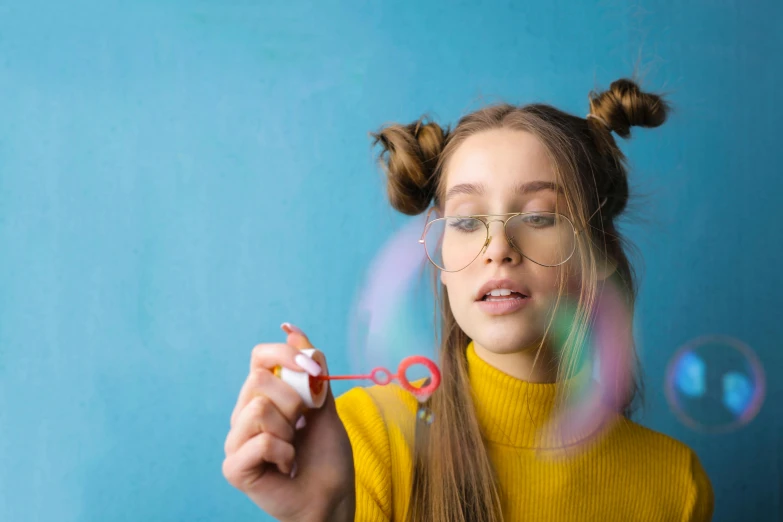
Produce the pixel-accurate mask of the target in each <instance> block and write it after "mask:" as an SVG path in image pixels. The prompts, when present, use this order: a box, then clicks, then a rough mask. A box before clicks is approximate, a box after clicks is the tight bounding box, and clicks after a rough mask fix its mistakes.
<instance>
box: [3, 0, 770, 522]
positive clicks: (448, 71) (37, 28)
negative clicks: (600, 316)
mask: <svg viewBox="0 0 783 522" xmlns="http://www.w3.org/2000/svg"><path fill="white" fill-rule="evenodd" d="M264 4H265V3H264V2H248V1H235V0H220V1H218V0H209V1H207V0H189V1H181V0H180V1H175V0H157V1H149V0H148V1H142V0H137V1H135V2H117V1H116V0H113V1H109V0H101V1H98V0H80V1H71V2H54V1H51V2H43V1H40V0H27V1H26V2H10V1H0V244H1V245H2V251H1V252H2V254H1V255H0V259H1V261H0V267H1V268H2V270H0V463H1V464H0V520H3V521H47V522H48V521H57V522H73V521H89V522H93V521H94V522H98V521H101V522H103V521H107V520H111V521H139V520H150V521H157V520H165V521H173V520H190V521H197V520H204V521H207V520H209V521H218V520H265V517H264V515H263V514H261V513H259V512H258V511H257V510H256V509H255V508H254V506H253V505H252V504H251V503H250V502H249V501H248V500H247V499H246V498H245V497H243V496H242V495H241V494H240V493H239V492H237V491H235V490H233V489H232V488H231V487H230V486H229V485H228V484H227V483H226V482H225V480H224V479H223V477H222V475H221V471H220V469H221V461H222V458H223V449H222V446H223V439H224V437H225V434H226V430H227V428H228V416H229V414H230V411H231V408H232V407H233V403H234V400H235V397H236V393H237V391H238V388H239V386H240V384H241V382H242V380H243V379H244V377H245V373H246V370H247V364H248V354H249V350H250V348H251V347H252V346H253V345H254V344H256V343H258V342H262V341H273V340H281V339H282V334H281V332H280V331H279V330H278V325H279V324H280V323H281V322H282V321H291V322H293V323H295V324H297V325H299V326H301V327H303V328H305V329H306V330H307V331H308V332H309V333H310V335H311V337H312V338H313V340H314V341H315V342H316V343H317V344H318V345H319V347H321V348H322V349H323V350H324V351H325V352H327V354H328V355H329V357H330V366H331V369H332V371H333V372H337V371H343V370H346V369H348V368H349V367H350V364H349V359H348V355H347V350H346V349H345V346H347V343H348V324H349V314H350V310H351V306H352V303H353V300H354V298H355V296H356V294H357V292H358V290H359V288H360V287H361V284H362V277H363V274H364V273H365V271H366V268H367V266H368V264H369V263H370V261H371V260H372V258H373V256H374V255H375V253H376V252H377V251H378V249H379V248H380V247H381V246H382V245H383V243H384V241H385V240H386V239H387V238H388V237H389V236H390V235H391V234H392V233H393V232H394V231H395V230H397V229H399V228H400V226H402V225H403V224H404V223H406V219H403V218H402V217H399V216H396V215H395V214H394V213H393V211H391V210H390V209H389V208H388V205H387V204H386V203H385V199H384V192H383V185H382V183H381V176H380V175H379V173H378V171H377V170H376V169H375V167H374V165H373V161H372V156H371V154H370V151H369V148H368V143H369V141H368V137H367V132H368V131H369V130H372V129H376V128H377V127H378V126H379V125H381V124H382V123H384V122H386V121H392V120H395V121H403V122H407V121H410V120H412V119H414V118H416V117H417V116H419V115H420V114H422V113H424V112H429V113H431V114H433V115H434V116H436V117H437V118H438V119H439V120H440V121H441V122H443V123H448V122H454V121H455V120H456V119H457V118H458V117H459V116H460V115H461V114H463V113H464V112H466V111H467V110H469V109H472V108H476V107H478V106H480V105H481V104H482V103H484V102H486V101H495V100H498V99H504V100H507V101H511V102H520V103H522V102H530V101H545V102H551V103H554V104H556V105H558V106H560V107H562V108H564V109H566V110H569V111H573V112H575V113H577V114H584V113H585V112H586V109H587V98H586V96H587V93H588V91H589V90H590V89H592V88H594V87H607V86H608V84H609V83H610V82H611V81H612V80H614V79H616V78H618V77H621V76H625V75H628V74H629V73H631V72H633V70H634V68H635V67H636V68H638V69H639V70H640V71H641V72H642V73H643V79H644V85H645V86H646V87H648V88H651V89H657V90H664V91H666V92H668V93H670V99H671V100H672V101H673V102H674V103H675V105H676V106H677V112H676V114H675V115H674V116H673V117H672V119H671V121H670V123H667V124H666V125H665V126H664V127H663V128H661V129H656V130H654V131H649V132H645V131H641V130H639V131H636V132H635V140H634V141H632V142H631V143H629V144H628V145H626V146H625V151H626V152H627V153H628V155H629V157H630V159H631V160H632V163H633V167H634V171H633V184H634V187H636V188H637V189H639V190H641V191H644V192H645V193H646V194H649V195H650V197H649V199H647V200H644V202H643V204H642V205H641V208H640V210H641V211H642V214H643V215H644V216H646V217H647V218H649V219H648V221H647V222H646V223H643V224H635V225H632V226H628V227H627V228H626V230H627V231H628V232H629V234H630V235H631V239H633V240H634V241H635V242H636V244H638V245H639V247H640V249H641V252H642V254H643V256H644V259H645V261H646V269H645V271H644V280H643V285H642V291H641V295H640V304H639V309H638V331H639V340H640V343H641V347H642V350H643V363H644V367H645V374H646V376H647V382H648V394H647V395H648V409H647V413H646V415H645V416H644V417H643V418H642V420H643V422H644V423H645V424H647V425H649V426H651V427H653V428H655V429H658V430H661V431H664V432H665V433H668V434H670V435H672V436H674V437H676V438H678V439H680V440H683V441H684V442H686V443H688V444H690V445H691V446H692V447H693V448H695V449H696V451H697V452H698V454H699V456H700V457H701V459H702V462H703V463H704V466H705V467H706V469H707V471H708V473H709V475H710V477H711V478H712V480H713V484H714V487H715V491H716V496H717V503H716V510H717V516H716V517H715V520H719V521H731V520H739V519H740V518H743V519H752V520H759V521H761V520H780V518H778V517H780V516H781V513H783V510H782V509H781V504H780V503H781V468H780V467H781V447H780V445H779V444H780V442H779V441H780V439H781V427H782V426H781V420H780V419H781V407H780V401H781V399H783V396H782V395H783V391H782V390H783V387H781V384H780V381H779V379H778V377H779V374H778V371H779V369H780V368H783V351H782V350H781V349H780V346H781V345H780V313H781V308H782V307H781V306H780V302H779V300H778V297H779V296H780V295H781V294H783V276H782V275H781V270H780V259H781V257H782V256H783V246H782V243H783V242H782V241H781V235H782V234H781V228H783V227H781V225H780V222H781V210H780V208H779V206H778V205H779V201H780V198H781V194H782V193H783V178H782V177H781V174H780V167H779V155H780V145H779V144H778V140H779V135H780V132H779V125H780V121H781V103H783V99H782V98H781V94H780V92H781V91H780V85H781V80H782V79H783V78H781V72H783V65H781V61H780V56H781V54H782V53H783V31H780V27H781V24H783V4H781V3H780V2H778V1H776V0H768V1H760V2H751V3H748V2H739V1H737V0H723V1H719V2H715V1H712V0H710V1H706V0H704V1H695V2H689V3H688V5H683V3H682V2H673V1H666V2H660V1H652V0H649V1H638V2H633V1H619V0H605V1H600V2H589V1H565V0H557V1H553V2H539V3H532V2H521V3H520V2H516V3H512V2H501V1H493V2H483V3H476V4H472V3H471V5H467V3H464V4H466V5H460V4H463V3H462V2H460V3H458V2H445V1H444V2H438V3H435V2H429V3H427V2H413V1H408V2H378V1H376V2H356V3H354V4H353V5H349V3H348V2H340V3H337V2H308V3H304V2H290V3H287V4H285V5H283V4H280V5H277V6H271V5H264ZM514 4H516V5H514ZM640 201H641V200H640ZM358 218H363V219H361V220H359V219H358ZM705 334H725V335H731V336H734V337H737V338H739V339H741V340H743V341H744V342H746V343H748V344H749V345H750V346H751V347H752V348H753V349H754V350H755V351H756V353H757V354H758V355H759V357H760V359H761V361H762V363H763V364H764V365H765V367H766V369H767V372H768V374H769V376H770V379H769V389H768V394H767V401H766V403H765V404H764V407H763V409H762V410H761V413H760V414H759V416H758V418H757V419H756V420H755V421H754V422H753V423H752V424H750V425H749V426H748V427H746V428H745V429H743V430H741V431H739V432H736V433H734V434H729V435H720V436H706V435H701V434H698V433H695V432H692V431H689V430H688V429H687V428H685V427H684V426H682V425H681V424H680V423H679V422H678V421H677V420H676V418H675V416H674V415H673V414H672V413H671V412H670V411H669V409H668V407H667V404H666V401H665V399H664V396H663V390H662V382H663V374H664V370H665V367H666V363H667V361H668V360H669V358H670V356H671V355H672V353H673V352H674V351H675V350H676V349H677V347H678V346H680V345H682V344H683V343H685V342H687V341H688V340H690V339H692V338H694V337H697V336H700V335H705ZM344 389H346V388H345V386H342V387H338V388H337V390H338V391H342V390H344ZM743 515H744V516H743Z"/></svg>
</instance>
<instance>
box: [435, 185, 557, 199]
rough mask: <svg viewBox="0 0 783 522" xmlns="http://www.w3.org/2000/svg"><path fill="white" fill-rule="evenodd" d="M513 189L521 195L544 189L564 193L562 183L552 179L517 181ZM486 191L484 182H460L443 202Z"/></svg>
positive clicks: (451, 189) (482, 193) (480, 194)
mask: <svg viewBox="0 0 783 522" xmlns="http://www.w3.org/2000/svg"><path fill="white" fill-rule="evenodd" d="M511 190H512V192H513V193H515V194H517V195H520V196H525V195H527V194H532V193H534V192H541V191H542V190H551V191H553V192H557V193H558V194H563V189H562V188H561V187H560V185H558V184H557V183H553V182H551V181H529V182H527V183H517V184H516V185H514V187H513V188H512V189H511ZM486 192H487V187H486V185H484V184H483V183H460V184H459V185H454V186H453V187H451V188H450V189H449V191H448V192H447V193H446V197H445V198H444V200H443V203H444V204H445V203H446V201H448V200H449V199H451V198H453V197H454V196H456V195H458V194H467V195H469V196H483V195H484V194H486Z"/></svg>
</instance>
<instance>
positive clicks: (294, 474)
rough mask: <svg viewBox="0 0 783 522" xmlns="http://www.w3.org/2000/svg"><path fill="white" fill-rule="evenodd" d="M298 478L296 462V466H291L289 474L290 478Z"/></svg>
mask: <svg viewBox="0 0 783 522" xmlns="http://www.w3.org/2000/svg"><path fill="white" fill-rule="evenodd" d="M295 476H296V461H294V465H293V466H291V473H290V474H289V477H291V478H294V477H295Z"/></svg>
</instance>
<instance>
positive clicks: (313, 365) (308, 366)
mask: <svg viewBox="0 0 783 522" xmlns="http://www.w3.org/2000/svg"><path fill="white" fill-rule="evenodd" d="M294 362H296V364H298V365H299V366H300V367H301V368H302V369H303V370H304V371H306V372H307V373H309V374H310V375H312V376H313V377H317V376H318V375H320V374H321V367H320V366H319V365H318V363H317V362H315V361H314V360H312V359H311V358H309V357H308V356H307V355H305V354H303V353H300V354H299V355H297V356H296V357H294Z"/></svg>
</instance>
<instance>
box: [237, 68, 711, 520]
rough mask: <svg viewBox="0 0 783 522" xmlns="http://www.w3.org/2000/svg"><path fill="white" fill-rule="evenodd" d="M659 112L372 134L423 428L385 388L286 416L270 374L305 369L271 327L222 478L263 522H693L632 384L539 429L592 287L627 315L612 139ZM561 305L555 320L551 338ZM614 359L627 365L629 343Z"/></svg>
mask: <svg viewBox="0 0 783 522" xmlns="http://www.w3.org/2000/svg"><path fill="white" fill-rule="evenodd" d="M666 113H667V105H666V103H665V102H664V101H663V100H662V99H661V98H660V97H659V96H657V95H654V94H650V93H645V92H642V91H640V89H639V88H638V86H637V85H636V84H635V83H634V82H632V81H629V80H618V81H616V82H614V83H613V84H612V85H611V87H610V89H609V90H608V91H606V92H603V93H598V94H595V93H591V96H590V114H589V115H588V116H587V118H581V117H577V116H572V115H569V114H566V113H564V112H562V111H560V110H558V109H556V108H553V107H551V106H548V105H543V104H534V105H527V106H522V107H517V106H512V105H506V104H501V105H494V106H490V107H486V108H483V109H481V110H478V111H476V112H474V113H472V114H469V115H467V116H465V117H463V118H462V119H461V120H460V121H459V123H458V124H457V125H456V127H455V128H454V129H453V130H448V129H446V130H444V129H443V128H442V127H440V126H439V125H437V124H436V123H433V122H427V121H425V120H419V121H417V122H414V123H412V124H410V125H397V124H394V125H389V126H387V127H385V128H383V129H381V130H380V131H379V132H378V133H377V134H374V137H375V139H376V143H379V144H380V145H381V147H382V152H381V158H382V160H383V163H384V167H385V170H386V172H387V174H388V194H389V200H390V202H391V204H392V206H393V207H394V208H395V209H397V210H399V211H400V212H403V213H405V214H409V215H417V214H421V213H424V212H425V211H428V209H429V214H428V217H427V226H426V228H425V231H424V233H423V234H422V239H423V240H424V245H425V249H426V252H427V255H428V257H429V259H430V261H431V262H432V264H433V266H434V267H435V273H436V275H437V276H438V277H439V291H438V297H439V298H440V299H439V300H438V302H439V306H440V307H441V310H440V317H441V318H442V319H441V325H440V338H441V342H440V351H439V358H440V361H439V365H440V368H441V373H442V379H443V380H442V383H441V386H440V388H439V389H438V391H436V392H435V394H434V395H433V396H432V397H431V398H430V400H429V401H428V404H427V405H428V407H429V408H430V409H431V410H432V412H433V414H434V418H435V422H433V423H432V424H426V423H424V422H416V421H411V422H407V421H406V420H405V419H406V418H413V419H415V412H416V409H417V407H418V404H417V401H416V399H415V398H413V397H412V396H410V395H409V394H407V392H404V391H402V389H401V388H400V387H398V386H394V385H389V386H386V387H371V388H354V389H352V390H350V391H349V392H347V393H346V394H344V395H343V396H341V397H339V398H338V399H337V400H336V401H335V400H334V399H333V397H332V396H331V393H330V394H329V395H328V396H327V400H326V404H325V405H324V406H323V407H322V408H320V409H318V410H314V411H312V410H311V411H307V413H306V415H304V416H303V415H302V412H303V411H305V410H304V407H303V405H302V400H301V399H300V398H299V397H298V395H297V393H296V392H295V391H294V390H293V389H292V388H291V387H290V386H288V385H287V384H285V383H284V382H282V381H281V380H279V379H277V378H275V377H274V375H273V374H272V373H271V371H270V370H271V369H272V368H274V367H275V366H278V365H281V366H285V367H288V368H291V369H294V370H298V371H307V372H308V373H311V374H312V375H317V374H318V373H319V372H321V371H322V369H321V368H320V367H319V365H318V364H316V363H315V362H314V361H313V360H312V359H310V358H309V357H306V356H305V355H304V354H302V353H300V350H301V349H303V348H306V347H309V346H310V343H309V341H308V339H307V337H306V336H305V334H304V333H303V332H301V330H299V329H297V328H296V327H294V326H292V325H290V324H288V323H285V324H284V325H283V329H284V330H285V331H286V333H287V334H288V338H287V342H286V343H285V344H282V343H280V344H274V343H267V344H260V345H258V346H256V347H255V348H254V350H253V354H252V358H251V371H250V375H249V377H248V379H247V381H246V382H245V385H244V386H243V388H242V390H241V392H240V395H239V399H238V401H237V405H236V408H235V410H234V413H233V414H232V418H231V426H232V427H231V430H230V432H229V434H228V437H227V439H226V447H225V450H226V459H225V461H224V465H223V472H224V475H225V476H226V478H227V479H228V481H229V482H230V483H231V484H232V485H234V486H235V487H237V488H239V489H240V490H242V491H243V492H245V493H246V494H247V495H248V496H249V497H250V498H251V499H252V500H253V501H254V502H256V503H257V504H258V505H259V506H260V507H261V508H262V509H263V510H265V511H266V512H267V513H269V514H271V515H272V516H274V517H276V518H278V519H280V520H357V521H362V522H370V521H391V520H394V521H414V522H421V521H438V522H452V521H465V522H476V521H487V522H489V521H493V522H494V521H499V520H506V521H517V520H531V521H548V520H552V521H554V520H601V521H603V520H623V521H630V520H661V521H664V520H678V521H706V520H710V519H711V516H712V510H713V492H712V488H711V485H710V482H709V479H708V477H707V476H706V474H705V472H704V470H703V468H702V467H701V465H700V463H699V460H698V458H697V457H696V455H695V454H694V453H693V451H691V450H690V449H689V448H688V447H687V446H685V445H683V444H681V443H679V442H677V441H675V440H673V439H671V438H669V437H667V436H665V435H663V434H660V433H656V432H654V431H651V430H649V429H647V428H644V427H642V426H640V425H638V424H636V423H634V422H632V421H631V420H630V419H629V418H628V416H629V414H630V410H631V404H632V401H633V398H634V395H635V393H636V390H637V389H638V382H636V381H634V380H632V381H631V385H630V386H628V390H627V393H620V394H619V395H618V397H621V400H620V401H619V403H617V404H614V406H615V408H614V411H613V412H612V413H611V414H609V415H605V416H600V417H597V418H600V422H595V423H593V424H588V425H587V427H585V426H582V428H580V429H578V430H576V431H574V432H571V433H568V434H567V435H566V436H565V437H562V436H560V437H557V436H549V435H548V434H547V431H546V428H545V427H546V426H547V425H548V421H550V420H551V419H552V418H553V417H554V416H555V415H556V413H557V412H558V410H559V408H561V406H562V397H563V390H564V389H566V388H567V387H568V386H571V385H572V384H573V383H574V382H575V381H576V380H578V379H579V378H580V375H581V376H582V377H584V371H583V370H584V368H583V365H581V364H580V363H579V361H580V360H583V359H584V357H583V354H581V353H580V351H581V348H580V347H581V346H583V345H584V343H583V340H584V339H585V337H586V335H587V332H588V330H589V328H590V324H591V323H590V322H591V320H593V319H594V312H595V310H596V306H597V303H598V301H599V299H598V297H599V296H600V295H601V293H602V292H603V290H604V288H605V287H606V286H607V285H609V284H611V285H613V287H615V288H620V289H621V291H622V295H623V296H624V298H625V301H626V305H627V307H628V309H629V310H630V311H631V316H632V310H633V302H634V297H635V294H636V284H635V279H634V272H633V268H632V266H631V265H630V263H629V260H628V258H627V256H626V253H625V251H624V246H623V245H624V240H623V238H622V237H621V236H620V234H619V233H618V230H617V228H616V221H617V219H618V217H619V216H620V215H621V214H622V212H623V211H624V209H625V207H626V203H627V201H628V197H629V193H628V178H627V175H628V173H627V170H626V163H625V157H624V156H623V154H622V153H621V151H620V150H619V149H618V147H617V145H616V143H615V140H614V137H613V135H612V134H613V133H614V134H617V135H619V136H621V137H623V138H627V137H629V136H630V132H629V131H630V127H632V126H635V125H638V126H644V127H656V126H658V125H661V124H662V123H663V122H664V121H665V119H666ZM563 299H568V300H569V302H572V303H575V307H574V313H573V314H572V315H569V317H571V320H570V324H569V325H568V328H569V332H568V334H567V335H566V336H565V341H563V342H558V343H555V341H554V338H555V336H554V335H553V329H552V328H551V326H552V323H553V321H554V320H555V315H554V312H555V311H556V310H557V309H558V306H559V305H560V304H561V302H562V300H563ZM624 350H625V351H626V353H625V354H624V355H625V356H626V358H628V359H629V360H635V353H634V346H633V343H632V342H630V343H627V345H626V346H625V347H624ZM401 411H402V412H406V413H407V415H404V414H401ZM305 417H306V419H305ZM558 455H560V456H564V458H557V456H558Z"/></svg>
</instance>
